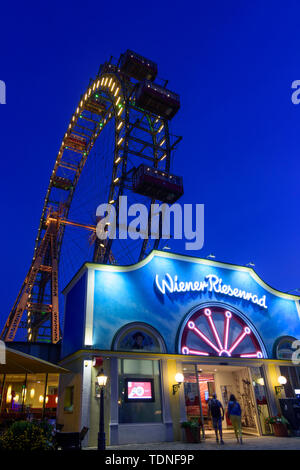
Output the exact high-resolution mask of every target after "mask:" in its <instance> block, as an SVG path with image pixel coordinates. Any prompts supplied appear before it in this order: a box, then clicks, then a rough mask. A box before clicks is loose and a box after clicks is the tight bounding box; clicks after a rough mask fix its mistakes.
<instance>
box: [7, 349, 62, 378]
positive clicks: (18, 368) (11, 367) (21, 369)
mask: <svg viewBox="0 0 300 470" xmlns="http://www.w3.org/2000/svg"><path fill="white" fill-rule="evenodd" d="M5 355H6V358H5V364H0V374H26V373H27V374H36V373H44V374H67V373H68V372H70V371H68V370H67V369H64V368H63V367H60V366H58V365H56V364H52V363H51V362H47V361H44V360H43V359H39V358H37V357H34V356H29V355H28V354H25V353H23V352H20V351H16V350H15V349H10V348H5Z"/></svg>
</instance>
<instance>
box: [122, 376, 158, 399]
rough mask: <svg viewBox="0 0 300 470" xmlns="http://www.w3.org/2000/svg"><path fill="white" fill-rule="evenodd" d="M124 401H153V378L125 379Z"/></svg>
mask: <svg viewBox="0 0 300 470" xmlns="http://www.w3.org/2000/svg"><path fill="white" fill-rule="evenodd" d="M125 401H127V402H135V401H138V402H140V401H144V402H147V401H154V388H153V379H140V378H139V379H132V378H127V379H125Z"/></svg>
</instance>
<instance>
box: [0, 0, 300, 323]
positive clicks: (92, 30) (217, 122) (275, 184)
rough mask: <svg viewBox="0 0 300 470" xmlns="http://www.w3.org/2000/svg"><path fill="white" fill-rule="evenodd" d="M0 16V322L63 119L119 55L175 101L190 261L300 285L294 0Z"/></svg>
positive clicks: (9, 9) (299, 9)
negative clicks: (201, 237) (194, 242)
mask: <svg viewBox="0 0 300 470" xmlns="http://www.w3.org/2000/svg"><path fill="white" fill-rule="evenodd" d="M0 19H1V31H0V38H1V63H0V79H1V80H4V81H5V82H6V86H7V104H6V105H0V123H1V126H0V136H1V163H2V167H1V220H2V224H1V233H0V237H1V247H2V250H1V253H2V254H1V265H2V266H1V267H2V269H1V284H0V289H1V307H0V319H1V328H2V324H3V322H4V319H5V317H6V316H7V314H8V312H9V310H10V308H11V306H12V304H13V301H14V300H15V297H16V295H17V292H18V289H19V288H20V286H21V283H22V281H23V278H24V276H25V274H26V271H27V269H28V267H29V264H30V261H31V257H32V254H33V246H34V240H35V237H36V232H37V228H38V224H39V218H40V213H41V210H42V205H43V200H44V197H45V193H46V189H47V186H48V183H49V178H50V173H51V171H52V168H53V165H54V161H55V158H56V154H57V151H58V148H59V145H60V142H61V140H62V137H63V135H64V133H65V130H66V127H67V125H68V120H69V118H70V116H71V115H72V113H73V111H74V108H75V106H76V105H77V102H78V99H79V97H80V95H81V93H82V92H83V91H84V89H85V88H86V86H87V85H88V81H89V78H90V77H94V76H95V75H96V73H97V72H98V68H99V65H100V64H101V63H103V62H104V61H105V60H108V59H109V57H110V56H111V55H113V56H115V57H119V55H120V53H121V52H124V51H125V50H126V49H127V48H130V49H133V50H136V51H137V52H139V53H141V54H143V55H145V56H146V57H148V58H150V59H152V60H154V61H156V62H157V63H158V66H159V76H160V77H163V78H166V79H169V88H170V89H171V90H174V91H175V92H177V93H179V94H180V96H181V110H180V112H179V113H178V114H177V115H176V117H175V118H174V119H173V121H172V123H171V129H172V131H173V132H174V133H175V134H179V135H182V136H183V141H182V142H181V144H180V146H179V148H178V150H177V151H176V154H175V161H174V166H173V170H174V172H175V173H177V174H182V175H183V177H184V183H185V195H184V198H183V199H182V202H186V203H191V202H198V203H204V204H205V244H204V247H203V249H202V250H200V251H198V252H194V253H189V254H193V255H197V256H200V257H206V256H207V255H208V254H209V253H211V252H212V253H214V254H215V255H216V259H217V260H220V261H228V262H232V263H236V264H247V263H248V262H249V261H253V262H254V263H255V265H256V268H255V269H256V271H257V273H258V274H259V275H260V276H261V277H262V278H263V279H264V280H265V281H266V282H267V283H268V284H270V285H271V286H273V287H275V288H277V289H280V290H283V291H288V290H291V289H295V288H299V287H300V267H299V259H300V243H299V242H300V240H299V225H300V224H299V201H300V184H299V169H300V164H299V158H300V132H299V131H300V105H298V106H295V105H293V104H292V102H291V94H292V90H291V83H292V81H293V80H296V79H300V58H299V56H300V36H299V29H300V4H299V2H298V1H290V0H287V1H286V2H279V1H276V0H273V1H270V0H263V1H261V0H254V1H252V2H246V1H241V0H228V1H220V0H219V1H210V2H203V1H200V2H196V1H188V2H177V1H161V2H141V1H136V0H132V1H131V2H127V3H126V2H120V1H112V2H96V1H87V0H86V1H85V2H80V4H79V3H78V4H77V3H76V2H57V1H52V2H26V3H23V2H14V3H13V4H9V2H5V4H2V6H1V12H0ZM171 246H172V243H171ZM173 247H174V248H176V245H175V243H174V245H173Z"/></svg>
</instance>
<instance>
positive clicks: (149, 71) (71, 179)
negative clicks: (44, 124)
mask: <svg viewBox="0 0 300 470" xmlns="http://www.w3.org/2000/svg"><path fill="white" fill-rule="evenodd" d="M166 86H167V82H164V83H158V80H157V65H156V64H155V63H154V62H153V61H151V60H149V59H146V58H145V57H142V56H140V55H139V54H136V53H135V52H133V51H130V50H127V51H126V52H125V53H124V54H121V56H120V58H119V59H118V61H115V63H114V62H113V60H112V59H111V60H110V61H109V62H105V63H104V64H103V65H101V67H100V69H99V72H98V74H97V76H96V78H95V79H93V80H90V83H89V86H88V88H87V90H86V91H85V92H84V93H83V95H82V96H81V98H80V100H79V103H78V106H77V107H76V109H75V112H74V113H73V115H72V116H71V119H70V122H69V125H68V128H67V130H66V133H65V135H64V138H63V140H62V143H61V146H60V149H59V151H58V155H57V157H56V161H55V164H54V168H53V171H52V174H51V176H50V182H49V186H48V190H47V193H46V197H45V200H44V204H43V209H42V215H41V218H40V223H39V228H38V233H37V237H36V240H35V247H34V255H33V259H32V263H31V266H30V268H29V271H28V274H27V276H26V278H25V280H24V282H23V284H22V286H21V289H20V291H19V294H18V296H17V298H16V301H15V303H14V305H13V308H12V310H11V312H10V314H9V316H8V318H7V320H6V323H5V325H4V328H3V330H2V333H1V338H2V339H3V340H4V341H13V340H15V339H18V340H23V341H24V340H25V341H29V342H37V341H38V342H42V341H43V342H52V343H57V342H58V341H59V340H60V338H61V332H60V321H59V303H60V302H59V300H60V296H61V290H62V289H63V288H64V287H65V286H66V285H67V283H68V282H69V281H70V280H71V279H72V277H73V276H74V274H75V273H76V272H77V271H78V269H79V268H80V267H81V266H82V265H83V263H85V262H88V261H90V262H95V263H103V264H118V265H128V264H133V263H136V262H137V261H139V260H142V259H143V258H144V257H145V256H147V254H149V252H150V251H151V250H152V249H155V248H158V246H159V241H160V238H161V230H158V233H157V234H156V236H155V237H148V236H144V237H142V236H141V237H136V238H135V239H132V238H130V237H127V238H124V237H118V236H117V235H118V233H119V232H120V231H121V226H120V225H119V218H118V214H119V209H120V208H119V201H120V200H121V199H120V198H121V196H122V197H123V198H125V197H126V203H127V205H128V206H130V205H132V204H136V203H142V204H143V205H144V206H146V207H148V208H149V211H148V213H149V217H150V216H151V211H150V205H151V204H154V203H155V202H158V203H162V202H163V203H171V204H172V203H173V202H175V201H176V200H177V199H178V198H179V197H180V196H181V195H182V194H183V185H182V178H181V177H179V176H176V175H174V174H172V173H171V172H170V170H171V160H172V159H171V157H172V154H173V151H174V150H175V149H176V146H177V144H178V143H179V141H180V140H181V137H179V136H174V135H172V134H171V133H170V131H169V121H170V120H171V119H172V118H173V116H174V115H175V114H176V113H177V111H178V110H179V108H180V100H179V96H178V94H176V93H174V92H172V91H170V90H168V89H167V88H166ZM102 203H108V204H109V205H111V206H112V207H114V209H115V213H116V228H115V231H116V236H115V237H114V238H109V237H108V238H106V239H100V238H98V237H97V230H96V227H97V222H99V217H97V207H98V206H99V205H100V204H102ZM106 228H107V227H106ZM126 228H127V227H125V230H126ZM122 230H123V231H124V226H123V227H122Z"/></svg>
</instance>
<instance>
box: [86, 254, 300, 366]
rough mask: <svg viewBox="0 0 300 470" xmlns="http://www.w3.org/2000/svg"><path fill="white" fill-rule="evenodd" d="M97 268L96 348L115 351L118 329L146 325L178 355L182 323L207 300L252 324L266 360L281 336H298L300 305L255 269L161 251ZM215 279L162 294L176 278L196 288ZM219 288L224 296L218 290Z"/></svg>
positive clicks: (95, 302) (94, 334)
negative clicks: (120, 264) (131, 262)
mask: <svg viewBox="0 0 300 470" xmlns="http://www.w3.org/2000/svg"><path fill="white" fill-rule="evenodd" d="M90 266H91V265H89V269H91V268H90ZM94 269H95V279H94V308H93V313H92V314H93V347H94V348H99V349H103V350H106V349H111V347H112V342H113V338H114V336H115V334H116V333H117V332H118V330H119V329H120V328H122V327H123V326H125V325H126V324H128V323H131V322H144V323H147V324H149V325H151V326H153V327H154V328H156V329H157V330H158V331H159V332H160V334H161V335H162V336H163V339H164V341H165V343H166V346H167V352H168V353H178V349H177V335H178V332H179V331H180V328H181V325H182V322H183V321H184V319H185V318H186V317H187V315H188V313H189V312H190V311H191V310H192V309H193V308H195V307H196V306H198V305H199V306H201V304H202V305H203V303H206V302H222V303H223V304H225V305H228V306H229V307H230V306H232V307H234V308H235V309H237V310H238V311H240V312H241V313H242V314H243V315H244V316H245V317H246V318H247V319H248V320H249V323H251V324H252V325H254V327H255V329H256V332H257V333H258V334H259V335H260V337H261V339H262V341H263V343H264V345H265V348H266V351H267V355H268V357H272V349H273V345H274V342H275V340H276V339H277V338H278V337H280V336H284V335H289V336H294V337H296V338H300V319H299V311H300V310H299V301H298V300H293V298H292V297H291V296H287V295H285V294H282V293H280V292H278V291H275V290H273V289H271V288H270V287H269V286H267V285H266V284H265V283H264V282H263V281H262V280H261V279H260V278H259V277H258V276H257V275H256V274H255V272H254V271H252V270H251V269H248V268H245V267H237V266H233V265H226V264H222V263H217V262H213V261H208V260H200V259H199V260H196V259H194V258H189V257H183V256H177V255H173V254H167V253H162V252H153V253H152V254H151V255H150V256H149V257H148V258H147V259H146V260H144V261H143V262H142V263H139V264H137V265H135V266H132V267H130V268H129V269H124V268H123V269H122V268H118V267H113V266H111V267H109V268H108V267H105V268H101V266H100V265H95V268H94ZM207 276H210V277H207ZM217 278H218V283H217V282H216V285H215V287H216V288H212V289H211V291H210V288H204V289H203V290H202V291H191V290H190V291H186V292H172V289H170V288H167V287H166V286H165V294H163V293H162V292H161V290H163V287H164V286H163V282H162V281H163V280H166V282H167V285H168V286H169V287H170V285H171V281H170V279H171V280H172V281H173V288H174V285H175V284H174V281H175V280H177V287H178V286H180V285H179V283H180V282H192V283H193V286H195V284H194V283H195V282H198V283H199V285H201V284H200V283H201V282H203V281H204V282H206V283H208V284H209V283H210V282H211V284H210V286H211V285H212V283H213V281H216V279H217ZM156 280H157V281H156ZM220 280H221V281H220ZM224 285H225V287H224ZM196 286H198V284H196ZM218 286H219V289H223V293H222V292H217V290H218ZM226 286H227V287H226ZM228 286H230V287H228ZM234 289H236V290H234ZM240 289H242V290H244V291H245V292H246V293H248V294H251V297H250V299H248V300H245V299H241V298H237V297H235V296H234V295H232V293H233V292H235V293H237V291H238V290H240ZM226 291H227V292H226ZM230 294H231V295H230ZM91 295H92V294H91Z"/></svg>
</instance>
